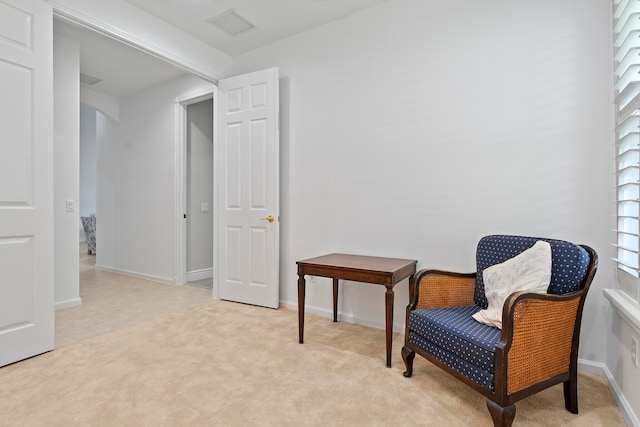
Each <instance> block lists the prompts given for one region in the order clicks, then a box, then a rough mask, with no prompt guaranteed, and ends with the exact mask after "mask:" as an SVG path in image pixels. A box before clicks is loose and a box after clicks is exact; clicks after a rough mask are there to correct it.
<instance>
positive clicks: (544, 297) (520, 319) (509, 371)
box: [495, 291, 584, 394]
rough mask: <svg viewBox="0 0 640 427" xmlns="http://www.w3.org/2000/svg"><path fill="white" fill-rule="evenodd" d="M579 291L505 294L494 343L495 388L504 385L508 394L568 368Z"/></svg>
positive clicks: (563, 371)
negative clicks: (500, 319)
mask: <svg viewBox="0 0 640 427" xmlns="http://www.w3.org/2000/svg"><path fill="white" fill-rule="evenodd" d="M583 295H584V293H583V292H582V291H578V292H572V293H569V294H564V295H553V294H546V293H534V292H514V293H513V294H511V295H510V296H509V297H508V298H507V300H506V301H505V304H504V308H503V311H502V336H501V339H500V342H499V343H498V345H497V347H496V378H495V385H496V390H498V389H499V388H502V387H506V392H507V394H512V393H514V392H516V391H518V390H522V389H524V388H526V387H528V386H530V385H533V384H536V383H538V382H540V381H543V380H545V379H548V378H552V377H554V376H556V375H560V374H563V373H567V372H569V367H570V365H571V361H572V352H573V351H574V349H575V351H577V348H578V346H577V342H576V343H575V346H574V336H575V332H576V325H579V323H578V322H577V320H578V319H577V316H578V308H579V306H580V299H581V298H582V297H583ZM505 379H507V381H508V382H507V383H506V384H505V383H504V380H505Z"/></svg>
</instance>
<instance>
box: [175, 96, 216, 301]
mask: <svg viewBox="0 0 640 427" xmlns="http://www.w3.org/2000/svg"><path fill="white" fill-rule="evenodd" d="M209 99H213V118H212V119H213V271H214V274H213V297H214V298H218V286H217V277H216V273H215V272H216V271H218V268H217V267H218V262H217V260H218V256H217V255H218V233H217V232H216V231H217V230H218V214H217V212H218V187H217V182H218V179H217V171H218V164H217V162H218V155H217V154H218V153H217V148H218V136H217V133H218V114H217V113H218V87H217V86H215V85H214V86H213V89H212V90H207V89H204V90H201V91H197V92H193V93H190V94H187V95H185V96H182V97H179V98H176V99H175V123H176V126H175V129H176V130H175V132H176V134H175V140H176V143H175V150H176V151H175V156H174V157H175V171H176V174H175V194H176V203H175V209H176V211H175V215H174V218H175V223H174V230H175V241H176V259H175V271H176V284H178V285H183V284H185V283H186V282H187V222H186V221H185V215H186V212H187V107H188V106H189V105H192V104H196V103H198V102H201V101H206V100H209Z"/></svg>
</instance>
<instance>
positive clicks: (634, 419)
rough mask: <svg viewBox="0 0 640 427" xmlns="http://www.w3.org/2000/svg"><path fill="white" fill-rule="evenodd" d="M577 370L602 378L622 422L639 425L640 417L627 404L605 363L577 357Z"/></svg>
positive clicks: (637, 426)
mask: <svg viewBox="0 0 640 427" xmlns="http://www.w3.org/2000/svg"><path fill="white" fill-rule="evenodd" d="M578 370H579V371H582V372H587V373H590V374H595V375H598V376H599V377H601V378H603V379H604V380H605V381H606V382H607V384H608V385H609V389H610V390H611V396H612V397H613V400H615V402H616V405H618V409H619V410H620V414H621V415H622V418H623V419H624V422H625V423H626V424H627V425H628V426H633V427H640V418H638V414H636V413H635V412H633V408H632V407H631V405H629V402H628V401H627V399H626V398H625V397H624V395H623V394H622V390H620V387H619V386H618V384H617V383H616V381H615V379H614V378H613V375H612V374H611V371H610V370H609V368H608V367H607V365H605V364H604V363H600V362H592V361H590V360H584V359H578Z"/></svg>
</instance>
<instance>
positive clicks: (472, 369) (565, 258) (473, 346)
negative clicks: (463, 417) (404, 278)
mask: <svg viewBox="0 0 640 427" xmlns="http://www.w3.org/2000/svg"><path fill="white" fill-rule="evenodd" d="M538 240H544V241H546V242H549V244H550V245H551V263H552V267H551V270H552V271H551V283H550V285H549V288H548V293H553V294H564V293H567V292H571V291H575V290H577V289H578V288H579V286H580V283H581V282H582V280H583V279H584V277H585V275H586V273H587V269H588V266H589V254H588V253H587V252H586V251H585V250H584V249H583V248H581V247H580V246H577V245H575V244H573V243H569V242H565V241H562V240H552V239H538V238H534V237H517V236H487V237H484V238H482V239H481V240H480V242H479V243H478V249H477V276H476V286H475V290H474V302H475V304H476V305H473V306H464V307H447V308H432V309H416V310H413V311H411V313H410V315H409V325H408V326H409V328H408V332H409V333H408V341H409V342H410V343H412V344H414V345H416V346H418V347H419V348H421V349H423V350H424V351H425V352H427V353H429V354H431V355H432V356H434V357H435V358H437V359H439V360H440V361H442V362H443V363H445V364H446V365H448V366H449V367H451V368H453V369H455V370H456V371H458V372H460V373H461V374H463V375H464V376H466V377H468V378H470V379H471V380H473V381H474V382H476V383H477V384H480V385H481V386H482V387H484V388H486V389H489V390H493V389H494V373H495V348H496V345H497V344H498V341H499V340H500V336H501V331H500V329H498V328H495V327H493V326H487V325H484V324H481V323H479V322H476V321H475V320H474V319H473V318H472V317H471V316H472V315H473V314H474V313H476V312H477V311H479V310H480V309H481V308H486V307H487V299H486V297H485V295H484V284H483V282H482V272H483V270H484V269H485V268H487V267H489V266H491V265H494V264H498V263H501V262H504V261H506V260H507V259H509V258H513V257H514V256H516V255H518V254H520V253H521V252H523V251H525V250H527V249H529V248H530V247H531V246H533V245H534V244H535V242H536V241H538Z"/></svg>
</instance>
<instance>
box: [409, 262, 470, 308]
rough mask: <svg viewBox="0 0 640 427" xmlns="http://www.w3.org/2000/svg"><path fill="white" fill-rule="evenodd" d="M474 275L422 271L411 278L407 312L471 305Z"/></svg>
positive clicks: (429, 270)
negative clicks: (419, 309)
mask: <svg viewBox="0 0 640 427" xmlns="http://www.w3.org/2000/svg"><path fill="white" fill-rule="evenodd" d="M475 284H476V273H455V272H452V271H443V270H433V269H424V270H420V271H418V272H417V273H415V274H414V275H413V276H412V277H411V281H410V287H409V301H410V302H409V306H408V307H407V310H408V311H411V310H415V309H418V308H441V307H457V306H462V305H473V289H474V286H475Z"/></svg>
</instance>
